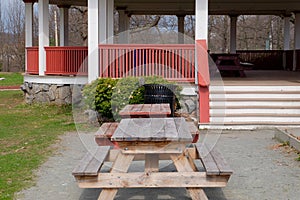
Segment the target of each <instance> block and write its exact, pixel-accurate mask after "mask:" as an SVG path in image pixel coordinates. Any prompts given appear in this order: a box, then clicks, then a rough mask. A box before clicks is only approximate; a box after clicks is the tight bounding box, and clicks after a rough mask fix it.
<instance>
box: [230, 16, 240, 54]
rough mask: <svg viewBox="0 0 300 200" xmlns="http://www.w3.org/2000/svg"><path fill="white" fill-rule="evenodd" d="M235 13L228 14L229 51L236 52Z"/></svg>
mask: <svg viewBox="0 0 300 200" xmlns="http://www.w3.org/2000/svg"><path fill="white" fill-rule="evenodd" d="M237 17H238V16H236V15H232V16H230V53H236V24H237Z"/></svg>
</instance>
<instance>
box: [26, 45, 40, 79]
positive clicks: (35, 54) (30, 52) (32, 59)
mask: <svg viewBox="0 0 300 200" xmlns="http://www.w3.org/2000/svg"><path fill="white" fill-rule="evenodd" d="M26 53H27V56H26V58H27V63H26V66H27V67H26V73H27V74H39V49H38V47H26Z"/></svg>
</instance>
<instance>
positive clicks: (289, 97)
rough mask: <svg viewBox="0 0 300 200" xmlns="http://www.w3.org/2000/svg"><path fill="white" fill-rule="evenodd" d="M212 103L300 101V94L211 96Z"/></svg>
mask: <svg viewBox="0 0 300 200" xmlns="http://www.w3.org/2000/svg"><path fill="white" fill-rule="evenodd" d="M210 100H211V101H299V102H300V93H299V94H274V93H272V94H260V93H259V94H257V93H247V94H238V93H235V94H210Z"/></svg>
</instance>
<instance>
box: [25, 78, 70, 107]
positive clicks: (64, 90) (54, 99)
mask: <svg viewBox="0 0 300 200" xmlns="http://www.w3.org/2000/svg"><path fill="white" fill-rule="evenodd" d="M21 89H22V90H23V92H24V94H25V102H26V103H28V104H32V103H54V104H58V105H63V104H70V103H72V90H73V85H55V84H41V83H30V82H25V83H24V84H23V85H22V86H21Z"/></svg>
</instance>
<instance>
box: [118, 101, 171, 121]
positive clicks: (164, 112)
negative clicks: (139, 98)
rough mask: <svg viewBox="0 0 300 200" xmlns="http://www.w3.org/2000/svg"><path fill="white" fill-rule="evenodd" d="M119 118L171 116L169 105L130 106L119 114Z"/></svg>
mask: <svg viewBox="0 0 300 200" xmlns="http://www.w3.org/2000/svg"><path fill="white" fill-rule="evenodd" d="M119 115H120V117H121V118H149V117H152V118H162V117H168V116H170V115H171V108H170V105H169V104H167V103H164V104H131V105H126V106H125V107H124V108H123V109H122V110H121V111H120V112H119Z"/></svg>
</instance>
